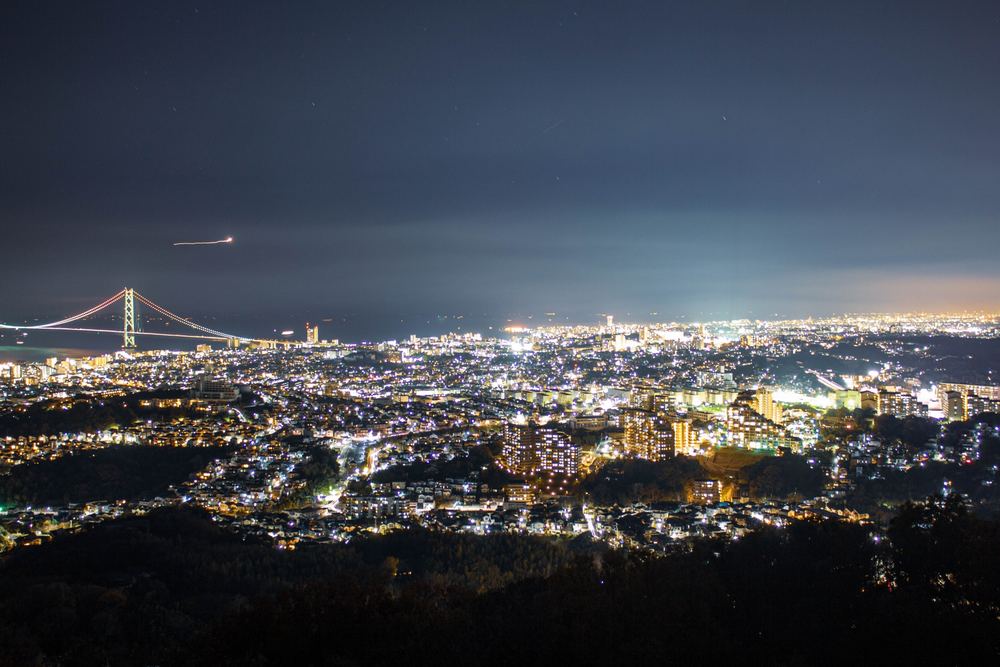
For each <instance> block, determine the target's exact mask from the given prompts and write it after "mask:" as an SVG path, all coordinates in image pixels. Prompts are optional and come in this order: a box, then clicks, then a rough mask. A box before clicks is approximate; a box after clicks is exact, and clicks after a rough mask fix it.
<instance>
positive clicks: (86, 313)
mask: <svg viewBox="0 0 1000 667" xmlns="http://www.w3.org/2000/svg"><path fill="white" fill-rule="evenodd" d="M124 295H125V290H124V289H123V290H121V291H120V292H118V293H117V294H115V295H114V296H111V297H108V298H107V299H105V300H104V301H102V302H101V303H99V304H97V305H96V306H94V307H92V308H88V309H87V310H85V311H83V312H82V313H78V314H76V315H72V316H70V317H67V318H65V319H62V320H56V321H55V322H47V323H45V324H31V325H17V324H0V329H52V328H55V327H61V326H63V325H64V324H69V323H71V322H76V321H77V320H82V319H83V318H85V317H90V316H91V315H93V314H94V313H96V312H98V311H101V310H104V309H105V308H107V307H108V306H110V305H111V304H113V303H115V302H116V301H118V300H119V299H121V298H122V297H123V296H124Z"/></svg>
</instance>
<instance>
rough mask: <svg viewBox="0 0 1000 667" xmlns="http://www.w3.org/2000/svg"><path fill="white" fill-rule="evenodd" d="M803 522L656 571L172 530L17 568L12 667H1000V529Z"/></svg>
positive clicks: (166, 526) (6, 633) (507, 552)
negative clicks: (886, 530) (872, 666)
mask: <svg viewBox="0 0 1000 667" xmlns="http://www.w3.org/2000/svg"><path fill="white" fill-rule="evenodd" d="M890 533H891V537H892V546H888V545H887V541H885V540H883V541H880V542H876V541H873V540H872V537H871V535H870V534H869V533H868V532H867V531H865V530H864V529H862V528H859V527H857V526H851V525H839V524H832V523H828V524H799V525H796V526H794V527H793V528H790V529H788V530H785V531H782V532H777V531H776V532H763V533H760V534H757V535H754V536H751V537H748V538H745V539H743V540H741V541H739V542H736V543H731V544H726V545H723V544H713V543H703V544H699V545H697V546H696V548H695V549H694V550H693V551H692V552H690V553H683V554H677V555H674V556H669V557H665V558H655V559H648V558H645V557H641V556H638V555H629V554H623V553H613V552H612V553H602V552H599V551H597V550H593V549H586V548H577V547H578V546H579V545H566V544H564V545H553V544H551V543H547V542H543V541H540V540H537V539H533V538H521V537H501V538H474V537H457V536H453V535H442V534H433V533H427V532H416V533H408V534H399V535H393V536H390V537H387V538H375V539H372V540H365V541H361V542H358V543H355V544H352V545H350V546H342V547H335V546H328V547H317V548H308V549H300V550H298V551H295V552H291V553H287V552H278V551H275V550H274V549H272V548H270V547H267V546H263V545H255V544H247V543H244V542H242V541H240V540H239V539H238V538H236V537H233V536H231V535H229V534H227V533H225V532H222V531H220V530H219V529H217V528H216V527H215V526H214V525H213V524H212V523H211V521H210V520H209V519H208V518H207V517H205V516H204V515H201V514H196V513H191V512H184V511H164V512H159V513H156V514H154V515H150V516H149V517H146V518H144V519H130V520H126V521H120V522H118V523H116V524H109V525H105V526H103V527H100V528H98V529H96V530H93V531H91V532H90V533H87V534H82V535H74V536H66V537H65V538H62V539H59V540H56V541H55V542H53V543H52V544H50V545H45V546H42V547H39V548H37V549H24V550H21V551H18V552H15V554H13V555H12V556H9V557H8V558H7V559H6V560H5V561H4V562H3V565H2V569H0V645H2V646H4V648H5V651H4V652H3V658H2V659H3V660H4V661H5V662H6V663H7V664H62V665H104V664H111V665H143V664H161V665H168V664H201V665H220V664H221V665H271V664H273V665H283V664H303V665H355V664H356V665H382V664H385V665H388V664H429V663H431V662H436V663H439V664H460V663H461V664H470V663H476V664H545V663H548V664H586V665H590V664H603V665H607V664H630V663H631V664H653V663H659V664H684V663H690V662H692V661H704V660H710V661H717V660H725V661H733V660H738V661H740V662H741V663H742V664H817V663H826V664H829V663H834V662H843V661H851V662H857V661H858V660H863V661H865V662H869V663H874V662H877V661H883V662H889V663H892V664H895V663H900V662H911V663H913V664H930V663H933V664H956V663H966V662H971V661H973V660H977V661H980V662H983V663H985V664H992V663H994V662H996V659H997V657H998V654H997V648H998V646H997V642H998V638H1000V624H998V621H997V617H998V611H1000V575H998V568H997V567H996V565H997V562H996V561H997V556H996V554H997V553H998V552H1000V531H998V526H997V524H995V523H992V522H985V521H982V520H980V519H976V518H973V517H971V516H969V515H968V514H966V513H965V512H964V511H963V509H962V507H960V506H959V505H956V504H955V503H948V504H945V503H940V504H938V505H931V506H928V507H908V508H906V509H905V510H904V511H903V513H902V514H901V515H900V517H899V518H897V520H896V521H895V522H894V525H893V527H892V529H891V531H890Z"/></svg>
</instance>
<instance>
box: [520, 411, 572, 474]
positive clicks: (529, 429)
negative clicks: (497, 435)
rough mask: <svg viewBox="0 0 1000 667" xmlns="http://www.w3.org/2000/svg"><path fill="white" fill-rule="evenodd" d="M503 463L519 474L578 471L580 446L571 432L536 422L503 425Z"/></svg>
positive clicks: (570, 472) (569, 472)
mask: <svg viewBox="0 0 1000 667" xmlns="http://www.w3.org/2000/svg"><path fill="white" fill-rule="evenodd" d="M501 457H502V460H503V462H504V465H505V466H506V467H507V469H508V470H510V471H511V472H515V473H517V474H519V475H536V474H540V473H547V474H555V475H566V476H569V475H576V474H577V473H579V472H580V446H579V445H578V444H577V443H575V442H573V439H572V438H570V436H569V435H567V434H566V433H563V432H562V431H560V430H558V429H555V428H551V427H548V426H539V425H538V424H536V423H534V422H528V423H525V424H518V423H508V424H505V425H504V446H503V451H502V453H501Z"/></svg>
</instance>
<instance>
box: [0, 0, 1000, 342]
mask: <svg viewBox="0 0 1000 667" xmlns="http://www.w3.org/2000/svg"><path fill="white" fill-rule="evenodd" d="M291 5H294V6H291ZM998 35H1000V3H996V2H982V3H973V2H949V3H945V2H934V3H921V2H909V1H907V2H893V3H888V2H876V1H870V0H869V1H865V2H803V1H795V2H711V1H706V2H683V3H682V2H666V1H660V2H648V3H646V2H614V3H612V2H601V3H588V2H518V3H513V2H460V3H448V2H439V1H436V2H432V3H431V2H428V3H419V2H400V3H382V2H367V1H366V2H352V3H346V2H345V3H335V2H316V3H305V2H297V3H261V4H256V3H248V2H238V3H236V2H234V3H223V2H215V3H200V2H199V3H191V2H170V3H142V2H123V3H109V2H98V3H81V2H72V3H70V2H67V3H58V2H24V3H18V2H5V3H3V5H2V7H0V80H2V81H3V95H2V99H0V224H2V237H0V238H2V241H3V248H4V252H3V257H2V259H0V285H2V295H0V297H2V298H0V320H2V321H7V322H10V321H19V320H23V319H25V318H28V317H34V316H42V317H44V316H47V315H51V316H56V315H61V314H64V313H69V312H73V310H74V309H75V308H77V307H78V306H79V307H83V306H85V305H88V304H89V303H93V302H96V301H98V300H100V297H103V296H104V295H107V294H112V293H114V292H115V291H117V290H118V289H119V288H120V287H121V286H122V285H126V284H127V285H130V286H133V287H135V288H137V289H138V290H140V291H141V292H143V293H145V294H147V295H149V296H150V297H152V298H153V299H154V300H158V301H159V302H161V303H162V304H164V305H166V306H168V307H174V308H176V309H177V310H180V311H183V312H185V313H191V314H197V313H214V314H216V315H217V317H218V318H219V320H218V321H217V322H216V324H219V325H220V326H222V324H223V323H224V324H227V325H230V326H229V328H235V329H239V330H240V332H241V333H242V332H246V333H256V332H257V331H258V330H262V329H265V330H266V329H267V328H270V327H274V326H287V323H300V322H301V320H304V319H307V318H308V319H313V320H318V319H322V318H333V319H334V321H335V322H337V321H340V322H343V318H344V317H348V318H349V319H350V320H351V321H352V322H354V323H355V325H356V326H360V325H359V324H358V323H359V322H368V323H369V324H370V325H371V326H370V327H369V330H366V331H365V334H366V335H378V334H379V333H383V330H381V329H377V327H376V323H378V326H379V327H382V326H385V327H386V328H385V329H384V334H385V335H398V334H400V333H402V332H401V331H397V330H392V329H391V327H389V325H388V324H386V323H389V322H393V321H396V320H397V319H398V318H403V319H406V320H407V321H409V320H410V319H414V320H415V319H421V318H423V319H427V318H430V317H431V316H432V315H435V314H459V313H462V314H466V315H467V317H469V318H470V319H469V321H472V320H473V319H474V318H479V319H482V315H483V314H486V315H487V318H486V319H487V320H490V321H492V320H493V319H496V320H498V321H499V320H502V319H503V318H505V317H507V316H508V314H510V313H519V314H521V315H519V316H521V317H523V316H524V314H527V313H541V312H544V311H556V312H558V313H560V314H561V315H563V316H568V317H571V318H572V319H577V320H591V319H594V318H595V317H596V314H597V313H602V312H612V313H616V314H618V315H619V317H622V318H630V319H636V320H638V319H669V318H674V317H682V316H687V317H688V318H689V319H699V318H704V317H708V316H747V315H749V316H757V317H764V316H770V315H772V314H774V313H778V314H781V315H805V314H823V313H831V312H843V311H859V310H900V309H914V308H926V309H951V310H954V309H961V308H969V307H997V306H1000V296H998V295H1000V292H998V287H1000V265H998V263H997V261H996V255H997V245H998V241H1000V224H998V219H1000V217H998V213H1000V163H998V151H1000V132H998V119H1000V85H998V84H1000V80H998V77H1000V74H998V73H1000V39H998V37H997V36H998ZM227 235H233V236H235V237H236V243H235V244H233V245H232V246H216V247H182V248H175V247H173V246H172V245H171V244H172V243H173V242H175V241H184V240H199V239H217V238H222V237H225V236H227ZM650 312H656V313H658V316H656V317H654V316H651V315H649V313H650ZM626 313H630V314H631V315H630V316H626ZM344 326H345V329H344V330H343V331H341V332H339V333H340V334H341V335H345V337H351V336H350V331H348V330H347V329H348V327H347V325H346V324H345V325H344ZM407 326H408V325H407ZM329 327H330V328H329V329H327V331H325V332H324V335H327V334H329V335H337V334H338V331H336V330H335V329H336V325H334V324H330V325H329ZM359 335H360V334H359Z"/></svg>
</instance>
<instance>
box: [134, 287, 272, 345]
mask: <svg viewBox="0 0 1000 667" xmlns="http://www.w3.org/2000/svg"><path fill="white" fill-rule="evenodd" d="M135 298H136V299H138V300H139V301H140V302H141V303H142V304H143V305H145V306H148V307H149V308H152V309H153V310H155V311H156V312H158V313H159V314H161V315H163V316H164V317H168V318H170V319H172V320H174V321H175V322H178V323H179V324H183V325H185V326H188V327H191V328H192V329H197V330H198V331H203V332H205V333H208V334H212V335H213V336H218V337H220V338H223V339H235V340H241V341H249V340H253V339H252V338H247V337H245V336H234V335H232V334H227V333H225V332H223V331H216V330H215V329H210V328H209V327H206V326H202V325H200V324H196V323H194V322H192V321H191V320H189V319H187V318H184V317H181V316H180V315H177V314H176V313H172V312H170V311H169V310H167V309H166V308H164V307H163V306H159V305H157V304H155V303H153V302H152V301H150V300H149V299H147V298H146V297H144V296H143V295H141V294H139V293H138V292H136V293H135Z"/></svg>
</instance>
